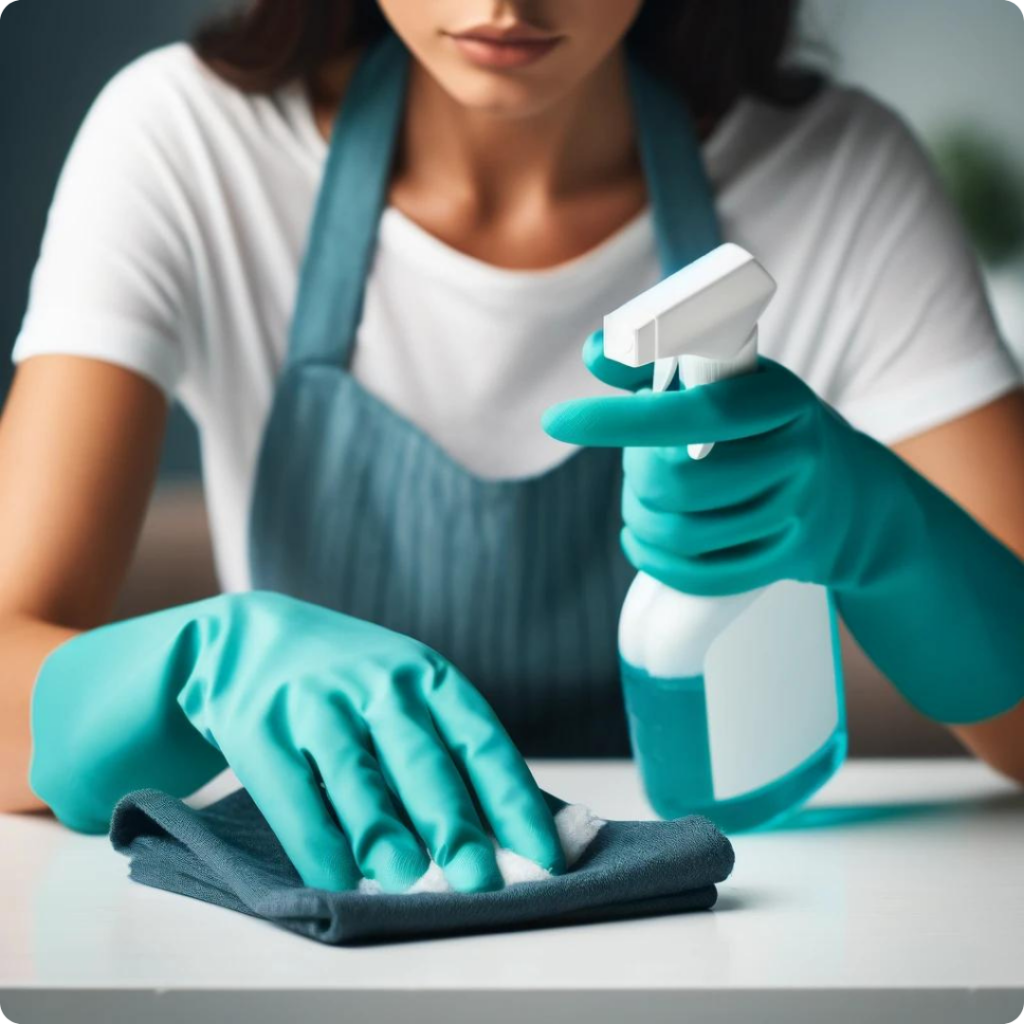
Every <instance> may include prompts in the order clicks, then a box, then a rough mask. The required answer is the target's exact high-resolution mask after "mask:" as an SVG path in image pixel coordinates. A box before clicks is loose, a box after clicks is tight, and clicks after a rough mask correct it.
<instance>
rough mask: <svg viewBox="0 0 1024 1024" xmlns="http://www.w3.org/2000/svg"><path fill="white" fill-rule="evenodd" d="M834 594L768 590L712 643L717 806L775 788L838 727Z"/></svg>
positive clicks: (708, 678) (707, 674)
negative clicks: (830, 597) (719, 802)
mask: <svg viewBox="0 0 1024 1024" xmlns="http://www.w3.org/2000/svg"><path fill="white" fill-rule="evenodd" d="M835 672H836V668H835V660H834V657H833V651H832V621H831V615H830V611H829V604H828V592H827V591H826V590H825V589H824V588H823V587H819V586H813V585H809V584H803V583H793V582H784V583H777V584H775V585H774V586H771V587H769V588H768V589H767V590H766V591H765V592H764V593H763V594H761V596H759V597H758V598H757V600H756V601H755V602H754V603H753V604H752V605H751V606H750V607H749V608H747V609H746V610H745V611H744V612H743V614H742V615H740V616H739V617H738V618H737V619H736V620H735V621H733V622H732V623H730V625H729V626H727V627H726V628H725V629H724V630H723V631H722V632H721V633H720V634H719V635H718V636H717V637H716V638H715V640H714V641H713V642H712V644H711V646H710V648H709V649H708V653H707V657H706V659H705V662H704V683H705V690H706V694H707V712H708V733H709V741H710V748H711V772H712V779H713V780H714V793H715V799H716V800H728V799H730V798H731V797H737V796H743V795H744V794H747V793H750V792H752V791H754V790H757V789H760V788H761V787H762V786H766V785H768V784H769V783H772V782H776V781H778V780H779V779H781V778H782V777H783V776H785V775H787V774H788V773H789V772H791V771H793V770H794V769H795V768H797V767H799V766H800V765H801V764H802V763H803V762H804V761H805V760H807V758H809V757H810V756H811V755H812V754H814V753H815V752H816V751H817V750H819V749H820V748H821V747H822V746H823V745H824V744H825V743H826V742H827V741H828V740H829V738H830V737H831V736H832V734H833V733H834V732H835V729H836V726H837V725H838V724H839V716H840V708H839V701H838V696H837V692H836V690H837V688H836V679H835Z"/></svg>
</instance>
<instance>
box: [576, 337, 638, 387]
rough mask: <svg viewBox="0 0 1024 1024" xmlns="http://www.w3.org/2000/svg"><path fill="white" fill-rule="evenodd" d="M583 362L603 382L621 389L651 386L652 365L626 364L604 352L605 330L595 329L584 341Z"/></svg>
mask: <svg viewBox="0 0 1024 1024" xmlns="http://www.w3.org/2000/svg"><path fill="white" fill-rule="evenodd" d="M583 363H584V365H585V366H586V368H587V369H588V370H589V371H590V372H591V373H592V374H593V375H594V376H595V377H596V378H597V379H598V380H599V381H601V383H602V384H607V385H608V386H609V387H612V388H619V389H620V390H621V391H639V390H640V389H641V388H649V387H650V386H651V381H652V379H653V371H652V369H651V367H650V366H640V367H633V366H626V365H625V363H617V362H615V360H614V359H608V358H606V356H605V354H604V331H595V332H594V333H593V334H592V335H590V337H589V338H587V340H586V341H585V342H584V343H583Z"/></svg>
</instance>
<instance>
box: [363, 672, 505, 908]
mask: <svg viewBox="0 0 1024 1024" xmlns="http://www.w3.org/2000/svg"><path fill="white" fill-rule="evenodd" d="M367 723H368V725H369V727H370V733H371V736H372V738H373V744H374V747H375V749H376V751H377V760H378V763H379V764H380V767H381V769H382V771H383V772H384V777H385V778H386V779H387V782H388V785H389V786H390V787H391V789H392V790H393V791H394V793H395V796H396V797H397V799H398V800H399V801H400V802H401V804H402V806H403V807H404V809H405V812H406V814H407V815H408V817H409V820H410V821H411V822H412V824H413V827H414V828H415V829H416V831H417V833H418V834H419V836H420V838H421V839H422V840H423V843H424V845H425V846H426V848H427V850H428V851H429V853H430V856H431V857H432V858H433V859H434V861H435V862H436V863H437V864H438V865H440V867H441V868H442V869H443V871H444V873H445V877H446V878H447V879H448V882H449V883H450V884H451V886H452V888H453V889H455V890H456V891H457V892H491V891H493V890H495V889H500V888H502V886H503V884H504V883H503V881H502V877H501V872H500V871H499V870H498V863H497V859H496V857H495V853H494V844H493V843H492V842H491V840H490V838H489V836H488V835H487V833H486V832H485V831H484V827H483V825H482V824H481V822H480V818H479V815H478V814H477V812H476V808H475V807H474V805H473V800H472V797H471V796H470V794H469V791H468V790H467V789H466V783H465V782H464V781H463V778H462V776H461V775H460V774H459V770H458V768H457V767H456V766H455V763H454V762H453V761H452V758H451V755H450V754H449V753H448V749H447V745H446V744H445V742H444V740H443V739H442V738H441V737H440V736H439V735H438V732H437V730H436V729H435V727H434V723H433V720H432V718H431V716H430V713H429V711H428V710H427V708H426V706H425V703H424V700H423V697H422V696H421V695H420V694H419V693H418V692H416V688H415V687H413V686H409V687H400V686H393V687H391V688H390V690H389V693H388V700H386V701H381V702H380V703H379V704H377V705H374V706H372V708H371V710H370V712H369V714H368V717H367Z"/></svg>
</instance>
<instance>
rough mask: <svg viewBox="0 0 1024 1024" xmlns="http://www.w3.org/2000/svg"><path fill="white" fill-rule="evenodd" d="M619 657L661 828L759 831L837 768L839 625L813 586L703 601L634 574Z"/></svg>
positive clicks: (637, 753) (841, 726)
mask: <svg viewBox="0 0 1024 1024" xmlns="http://www.w3.org/2000/svg"><path fill="white" fill-rule="evenodd" d="M620 652H621V655H622V662H621V664H622V683H623V691H624V696H625V701H626V711H627V716H628V720H629V729H630V737H631V740H632V745H633V752H634V757H635V759H636V761H637V764H638V767H639V769H640V772H641V775H642V778H643V782H644V787H645V790H646V792H647V795H648V798H649V800H650V802H651V805H652V806H653V808H654V809H655V811H657V812H658V814H660V815H661V816H662V817H665V818H678V817H684V816H685V815H688V814H702V815H704V816H706V817H708V818H710V819H711V820H712V821H714V822H715V823H716V824H717V825H718V826H719V827H720V828H722V829H723V830H724V831H726V832H734V831H741V830H746V829H752V828H758V827H763V826H765V825H768V824H770V823H772V822H774V821H777V820H778V819H780V818H781V817H784V816H785V815H787V814H788V813H790V812H791V811H793V810H794V809H796V808H797V807H799V806H800V805H801V804H802V803H803V802H804V801H806V800H807V799H808V798H809V797H810V796H811V795H812V794H813V793H814V792H815V791H816V790H817V789H819V788H820V787H821V786H822V785H823V784H824V783H825V782H826V781H828V779H829V778H831V776H832V775H833V774H834V773H835V771H836V770H837V769H838V768H839V766H840V765H841V764H842V762H843V760H844V758H845V755H846V742H847V740H846V718H845V710H844V705H843V692H842V670H841V665H840V660H839V645H838V635H837V628H836V617H835V611H834V609H833V607H832V603H831V600H830V598H829V595H828V593H827V591H825V590H824V589H823V588H821V587H815V586H810V585H806V584H797V583H789V582H787V583H779V584H776V585H774V586H772V587H769V588H767V589H766V590H763V591H758V592H756V593H754V594H750V595H741V596H740V597H738V598H727V599H705V598H693V597H689V596H687V595H683V594H678V593H677V592H675V591H672V590H669V589H668V588H666V587H663V586H662V585H661V584H658V583H657V582H656V581H654V580H651V579H650V578H649V577H645V576H642V575H641V576H639V577H638V579H637V582H636V583H635V584H634V588H633V589H632V590H631V591H630V596H629V598H627V601H626V604H625V606H624V608H623V617H622V623H621V625H620Z"/></svg>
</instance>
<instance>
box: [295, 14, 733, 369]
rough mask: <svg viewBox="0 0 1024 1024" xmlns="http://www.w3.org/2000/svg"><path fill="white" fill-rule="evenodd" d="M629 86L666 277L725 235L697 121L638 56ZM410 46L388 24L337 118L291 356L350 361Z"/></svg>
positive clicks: (631, 68) (402, 107) (302, 359)
mask: <svg viewBox="0 0 1024 1024" xmlns="http://www.w3.org/2000/svg"><path fill="white" fill-rule="evenodd" d="M628 67H629V88H630V93H631V96H632V102H633V109H634V117H635V120H636V128H637V136H638V144H639V148H640V158H641V163H642V166H643V169H644V174H645V176H646V179H647V189H648V194H649V197H650V203H651V208H652V212H653V215H654V223H655V229H656V234H657V240H658V257H659V260H660V263H661V268H662V272H663V273H664V274H665V276H668V275H669V274H672V273H674V272H675V271H677V270H679V269H681V268H682V267H684V266H686V265H687V264H689V263H692V262H693V261H694V260H696V259H698V258H700V257H701V256H703V255H705V254H706V253H708V252H710V251H711V250H712V249H714V248H716V247H717V246H718V245H719V244H720V242H721V235H720V229H719V224H718V218H717V216H716V214H715V206H714V196H713V193H712V189H711V185H710V183H709V181H708V178H707V174H706V172H705V169H704V162H703V159H702V157H701V152H700V146H699V144H698V142H697V135H696V132H695V130H694V126H693V123H692V120H691V118H690V116H689V114H688V112H687V111H686V109H685V108H684V106H683V104H682V103H681V102H680V100H679V98H678V97H677V96H676V95H675V93H674V92H672V90H671V89H669V88H668V87H667V86H665V85H664V84H662V83H661V82H659V81H658V80H657V79H656V78H654V77H653V76H652V75H651V74H650V72H648V71H647V70H646V68H644V67H643V66H642V65H641V64H640V63H639V62H638V61H636V60H635V59H633V58H631V59H630V60H629V62H628ZM408 82H409V54H408V51H407V50H406V49H405V47H404V46H403V45H402V43H401V41H400V40H399V39H398V37H397V36H395V35H393V34H391V33H389V34H388V35H387V36H385V37H384V38H383V39H382V40H381V41H379V42H377V43H374V44H373V45H372V46H371V47H370V48H369V49H368V50H367V52H366V54H365V55H364V56H363V57H362V59H361V60H360V61H359V65H358V67H357V69H356V72H355V74H354V75H353V77H352V80H351V82H350V83H349V86H348V89H347V90H346V94H345V99H344V102H343V103H342V107H341V110H340V111H339V112H338V117H337V120H336V122H335V125H334V129H333V133H332V136H331V146H330V153H329V155H328V158H327V165H326V168H325V171H324V179H323V184H322V186H321V189H320V196H319V198H318V200H317V205H316V211H315V214H314V217H313V227H312V230H311V233H310V238H309V244H308V247H307V251H306V256H305V260H304V263H303V268H302V274H301V279H300V283H299V293H298V301H297V304H296V311H295V316H294V319H293V323H292V335H291V343H290V346H289V351H288V365H289V366H291V365H295V364H299V363H326V364H330V365H334V366H345V365H347V363H348V361H349V358H350V356H351V352H352V348H353V346H354V344H355V337H356V331H357V329H358V327H359V322H360V320H361V318H362V312H363V297H364V293H365V290H366V279H367V277H368V275H369V272H370V268H371V265H372V263H373V257H374V252H375V250H376V245H377V232H378V226H379V224H380V217H381V214H382V213H383V211H384V208H385V205H386V203H387V197H388V190H389V186H390V181H391V172H392V167H393V164H394V158H395V149H396V145H397V142H398V138H399V135H400V131H401V127H402V119H403V117H404V114H405V99H406V94H407V91H408Z"/></svg>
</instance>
